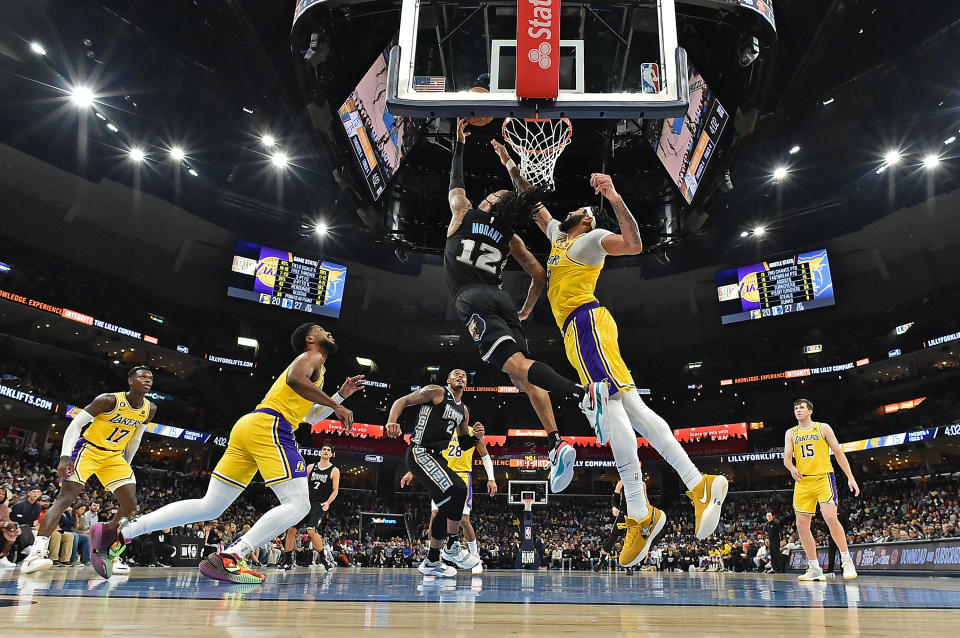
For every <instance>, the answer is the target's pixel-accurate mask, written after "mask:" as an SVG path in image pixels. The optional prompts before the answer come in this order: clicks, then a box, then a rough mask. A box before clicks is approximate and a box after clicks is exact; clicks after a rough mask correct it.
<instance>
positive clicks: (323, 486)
mask: <svg viewBox="0 0 960 638" xmlns="http://www.w3.org/2000/svg"><path fill="white" fill-rule="evenodd" d="M334 467H336V466H335V465H330V467H328V468H324V469H320V464H319V463H316V464H315V465H314V466H313V469H312V470H310V474H309V476H307V484H308V486H309V488H310V502H311V503H323V502H324V501H326V500H327V499H328V498H330V495H331V494H333V480H332V479H331V478H330V474H332V473H333V468H334Z"/></svg>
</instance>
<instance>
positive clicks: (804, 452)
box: [800, 443, 814, 459]
mask: <svg viewBox="0 0 960 638" xmlns="http://www.w3.org/2000/svg"><path fill="white" fill-rule="evenodd" d="M813 455H814V452H813V443H804V444H803V445H801V446H800V457H801V458H804V459H809V458H813Z"/></svg>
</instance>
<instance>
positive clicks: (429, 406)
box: [410, 388, 466, 451]
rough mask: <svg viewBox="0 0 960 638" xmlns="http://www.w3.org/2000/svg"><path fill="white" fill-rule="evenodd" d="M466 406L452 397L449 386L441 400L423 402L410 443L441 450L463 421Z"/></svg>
mask: <svg viewBox="0 0 960 638" xmlns="http://www.w3.org/2000/svg"><path fill="white" fill-rule="evenodd" d="M464 417H466V406H465V405H464V404H463V402H459V403H458V402H457V401H455V400H454V398H453V392H452V391H451V390H450V388H446V389H445V390H444V396H443V401H442V402H441V403H438V404H436V405H434V404H433V403H424V404H423V405H421V406H420V414H419V416H418V417H417V427H416V428H415V429H414V431H413V436H412V437H411V438H410V443H412V444H413V445H420V446H422V447H425V448H430V449H431V450H438V451H439V450H443V449H445V448H446V447H447V444H448V443H449V442H450V437H452V436H453V431H454V430H455V429H456V428H457V426H458V425H460V424H461V423H463V419H464Z"/></svg>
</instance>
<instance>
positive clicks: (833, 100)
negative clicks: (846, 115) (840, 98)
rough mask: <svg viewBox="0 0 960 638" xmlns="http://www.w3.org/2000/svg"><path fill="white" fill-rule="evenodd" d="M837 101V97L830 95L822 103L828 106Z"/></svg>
mask: <svg viewBox="0 0 960 638" xmlns="http://www.w3.org/2000/svg"><path fill="white" fill-rule="evenodd" d="M836 101H837V100H836V98H832V97H828V98H827V99H825V100H824V101H823V102H821V104H823V105H824V106H828V105H830V104H833V103H834V102H836Z"/></svg>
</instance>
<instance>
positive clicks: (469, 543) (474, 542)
mask: <svg viewBox="0 0 960 638" xmlns="http://www.w3.org/2000/svg"><path fill="white" fill-rule="evenodd" d="M467 547H469V548H470V553H471V554H473V555H474V556H479V555H480V550H479V549H477V539H473V540H472V541H467Z"/></svg>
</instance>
